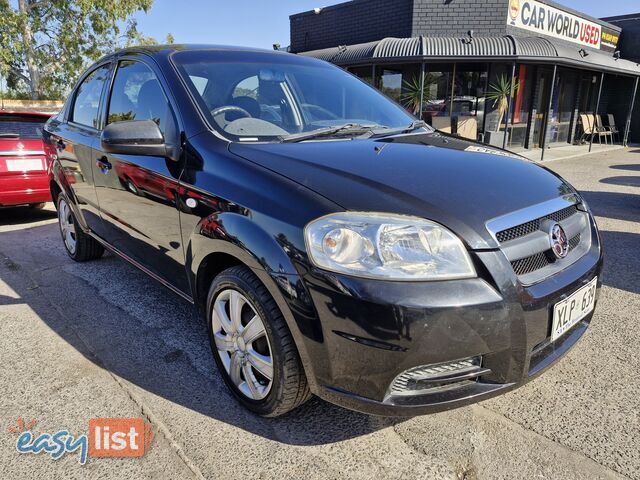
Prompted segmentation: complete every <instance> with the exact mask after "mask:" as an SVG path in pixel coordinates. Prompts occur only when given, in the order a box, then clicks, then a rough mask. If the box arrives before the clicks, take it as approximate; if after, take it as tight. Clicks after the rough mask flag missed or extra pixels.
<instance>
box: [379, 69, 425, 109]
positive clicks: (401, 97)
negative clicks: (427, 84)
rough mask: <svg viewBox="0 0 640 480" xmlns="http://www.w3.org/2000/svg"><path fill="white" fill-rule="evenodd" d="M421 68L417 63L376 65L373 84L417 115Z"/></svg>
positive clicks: (419, 98) (420, 96)
mask: <svg viewBox="0 0 640 480" xmlns="http://www.w3.org/2000/svg"><path fill="white" fill-rule="evenodd" d="M421 68H422V66H421V65H420V64H419V63H416V64H404V65H389V66H387V65H384V66H378V67H376V76H375V86H376V87H377V88H378V89H380V90H381V91H382V93H384V94H385V95H387V96H388V97H391V98H392V99H393V100H395V101H396V102H398V103H399V104H400V105H402V106H403V107H404V108H406V109H407V110H408V111H409V112H411V113H413V114H414V115H418V114H419V113H420V104H421V102H422V94H421V92H420V86H421V83H420V73H421Z"/></svg>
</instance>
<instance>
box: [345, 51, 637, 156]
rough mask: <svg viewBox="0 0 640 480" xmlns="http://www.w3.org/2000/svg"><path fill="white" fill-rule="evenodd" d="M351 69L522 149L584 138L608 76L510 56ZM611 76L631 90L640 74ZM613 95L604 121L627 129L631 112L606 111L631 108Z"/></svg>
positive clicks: (459, 130)
mask: <svg viewBox="0 0 640 480" xmlns="http://www.w3.org/2000/svg"><path fill="white" fill-rule="evenodd" d="M348 70H349V71H350V72H352V73H353V74H355V75H357V76H358V77H360V78H362V79H363V80H364V81H366V82H368V83H371V84H373V85H374V86H376V87H377V88H379V89H380V90H381V91H382V92H384V93H385V94H386V95H388V96H389V97H391V98H392V99H394V100H395V101H397V102H398V103H400V104H401V105H402V106H404V107H405V108H406V109H407V110H408V111H409V112H411V113H413V114H414V115H416V116H417V117H419V118H422V119H423V120H425V121H426V122H427V123H428V124H430V125H432V126H434V127H435V128H437V129H439V130H441V131H443V132H446V133H451V134H454V135H458V136H461V137H464V138H468V139H471V140H479V141H482V142H484V143H487V144H490V145H494V146H498V147H502V146H503V144H504V145H506V147H507V148H508V149H510V150H514V151H522V150H530V149H537V148H541V147H542V145H543V142H545V132H546V146H547V147H550V148H553V147H555V146H561V145H568V144H576V143H579V142H580V141H584V135H583V126H582V124H581V118H582V117H581V115H582V116H583V115H584V114H588V115H592V116H593V115H594V114H595V110H596V106H597V105H596V104H597V100H598V92H599V87H600V78H601V74H599V73H595V72H588V71H584V70H579V69H571V68H564V67H558V68H557V69H556V74H555V77H554V69H553V66H549V65H542V64H537V65H536V64H516V66H515V70H514V66H513V64H512V63H508V62H492V63H487V62H465V63H462V62H460V63H453V62H452V63H444V62H432V63H430V62H427V63H425V64H424V65H421V64H419V63H408V64H389V65H387V64H380V65H375V66H373V65H366V66H357V67H351V68H349V69H348ZM512 74H513V83H511V80H512ZM619 78H622V79H621V80H616V79H619ZM611 80H612V81H617V82H619V83H620V84H621V85H623V86H624V90H625V92H626V90H630V89H631V87H632V86H633V78H632V77H616V76H614V75H611ZM613 88H614V89H615V88H616V87H615V86H614V87H613ZM552 91H553V95H552ZM630 95H631V94H629V96H630ZM626 97H627V95H626V94H625V98H626ZM612 98H613V99H612V100H609V103H610V104H611V107H607V106H606V105H604V106H603V104H601V105H600V108H599V114H600V117H601V121H602V123H604V124H605V125H608V124H609V123H615V124H617V125H618V127H617V128H618V130H619V129H620V125H624V121H625V118H626V117H625V115H626V114H625V113H616V114H611V117H610V116H609V115H610V114H609V112H605V113H602V112H603V111H604V110H606V109H607V108H608V109H609V110H611V111H614V110H615V111H616V112H617V111H618V110H620V112H622V110H624V109H623V108H622V107H621V106H619V105H616V103H615V95H614V96H613V97H612ZM505 136H506V138H505Z"/></svg>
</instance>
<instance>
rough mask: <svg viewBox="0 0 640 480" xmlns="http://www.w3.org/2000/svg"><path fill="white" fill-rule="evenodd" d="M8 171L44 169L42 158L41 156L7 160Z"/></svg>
mask: <svg viewBox="0 0 640 480" xmlns="http://www.w3.org/2000/svg"><path fill="white" fill-rule="evenodd" d="M6 162H7V171H9V172H30V171H33V170H42V160H41V159H40V158H33V159H31V158H29V159H20V160H7V161H6Z"/></svg>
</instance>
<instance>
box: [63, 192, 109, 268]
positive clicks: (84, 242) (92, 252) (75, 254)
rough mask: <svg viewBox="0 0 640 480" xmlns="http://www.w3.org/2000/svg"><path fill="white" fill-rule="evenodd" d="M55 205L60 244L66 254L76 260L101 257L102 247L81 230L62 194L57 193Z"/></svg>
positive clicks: (82, 260) (81, 260)
mask: <svg viewBox="0 0 640 480" xmlns="http://www.w3.org/2000/svg"><path fill="white" fill-rule="evenodd" d="M56 206H57V209H58V226H59V227H60V234H61V235H62V244H63V245H64V249H65V250H66V252H67V254H68V255H69V256H70V257H71V258H72V259H73V260H75V261H76V262H86V261H88V260H96V259H98V258H100V257H102V254H103V253H104V247H103V246H102V245H101V244H100V243H98V241H97V240H95V239H94V238H92V237H90V236H89V235H87V234H86V233H84V232H83V231H82V229H81V228H80V225H78V222H77V220H76V217H75V215H74V214H73V211H72V210H71V207H70V206H69V201H68V200H67V197H66V196H65V195H64V194H62V193H61V194H60V195H58V201H57V203H56Z"/></svg>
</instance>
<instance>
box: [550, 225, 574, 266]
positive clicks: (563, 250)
mask: <svg viewBox="0 0 640 480" xmlns="http://www.w3.org/2000/svg"><path fill="white" fill-rule="evenodd" d="M549 241H550V242H551V250H553V253H554V255H555V256H556V257H558V258H564V257H566V256H567V253H569V239H568V238H567V234H566V233H564V230H563V228H562V227H561V226H560V224H559V223H554V224H553V225H552V226H551V228H550V229H549Z"/></svg>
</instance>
